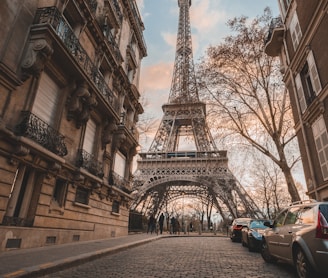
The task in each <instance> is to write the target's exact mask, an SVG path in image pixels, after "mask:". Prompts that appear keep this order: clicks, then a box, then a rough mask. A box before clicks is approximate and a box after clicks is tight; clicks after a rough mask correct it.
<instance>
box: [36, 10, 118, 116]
mask: <svg viewBox="0 0 328 278" xmlns="http://www.w3.org/2000/svg"><path fill="white" fill-rule="evenodd" d="M43 24H49V25H50V26H51V27H52V29H53V31H54V32H55V34H56V35H57V37H58V38H59V39H60V41H61V42H62V43H63V44H64V47H65V48H66V50H67V52H68V53H70V54H71V55H72V57H73V58H74V60H75V61H76V63H77V64H78V65H79V67H80V68H81V69H82V70H83V72H84V73H85V74H86V75H87V76H88V77H89V79H90V80H91V81H92V83H93V84H94V86H95V87H96V88H97V89H98V91H99V92H100V94H101V95H102V96H103V97H104V99H105V101H106V102H107V103H108V104H109V105H110V106H111V108H112V109H113V110H114V111H115V110H116V106H115V95H114V93H113V92H112V90H111V89H110V88H109V87H108V85H107V83H106V82H105V80H104V78H103V76H102V74H101V73H100V72H99V70H98V68H97V67H96V66H95V65H94V64H93V62H92V60H91V58H90V57H89V56H88V54H87V52H86V51H85V49H84V48H83V47H82V45H81V44H80V42H79V40H78V38H77V37H76V36H75V34H74V31H73V30H72V28H71V27H70V25H69V24H68V23H67V22H66V20H65V18H64V17H62V15H61V14H60V12H59V11H58V9H57V8H56V7H48V8H42V9H39V10H38V11H37V13H36V17H35V20H34V26H33V27H32V28H38V27H40V25H43ZM109 45H111V47H112V48H113V52H114V53H115V57H116V58H118V59H119V58H120V57H121V54H120V51H119V48H118V46H117V45H116V43H114V42H113V41H111V42H110V44H109Z"/></svg>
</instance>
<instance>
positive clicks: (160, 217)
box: [158, 212, 165, 234]
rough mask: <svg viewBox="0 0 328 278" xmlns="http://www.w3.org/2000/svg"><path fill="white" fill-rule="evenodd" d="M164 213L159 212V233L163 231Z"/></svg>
mask: <svg viewBox="0 0 328 278" xmlns="http://www.w3.org/2000/svg"><path fill="white" fill-rule="evenodd" d="M164 218H165V217H164V214H163V212H162V213H161V215H160V216H159V219H158V224H159V232H160V234H162V233H163V226H164Z"/></svg>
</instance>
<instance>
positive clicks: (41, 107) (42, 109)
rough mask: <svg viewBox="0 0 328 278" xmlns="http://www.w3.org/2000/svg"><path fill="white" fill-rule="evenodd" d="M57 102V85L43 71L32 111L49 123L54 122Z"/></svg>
mask: <svg viewBox="0 0 328 278" xmlns="http://www.w3.org/2000/svg"><path fill="white" fill-rule="evenodd" d="M58 102H59V86H58V85H57V84H56V83H55V82H54V80H53V79H51V77H50V76H49V75H48V74H46V73H45V72H43V74H42V75H41V78H40V84H39V88H38V91H37V94H36V96H35V101H34V105H33V108H32V113H33V114H35V115H36V116H38V117H39V118H40V119H41V120H43V121H45V122H46V123H47V124H49V125H53V124H54V123H55V116H56V115H57V114H58V113H57V111H56V110H57V108H58Z"/></svg>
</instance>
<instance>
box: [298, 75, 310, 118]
mask: <svg viewBox="0 0 328 278" xmlns="http://www.w3.org/2000/svg"><path fill="white" fill-rule="evenodd" d="M295 84H296V90H297V96H298V102H299V104H300V109H301V112H302V113H304V111H305V109H306V107H307V105H306V101H305V96H304V90H303V86H302V80H301V76H300V74H297V75H296V77H295Z"/></svg>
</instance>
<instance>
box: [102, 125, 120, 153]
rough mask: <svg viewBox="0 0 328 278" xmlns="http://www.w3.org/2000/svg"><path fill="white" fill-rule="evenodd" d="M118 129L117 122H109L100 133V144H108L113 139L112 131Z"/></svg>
mask: <svg viewBox="0 0 328 278" xmlns="http://www.w3.org/2000/svg"><path fill="white" fill-rule="evenodd" d="M117 129H118V127H117V124H116V123H114V122H109V123H108V124H107V125H106V126H105V127H104V131H103V135H102V145H103V147H105V146H106V145H107V144H110V143H111V142H112V139H113V133H114V132H115V131H116V130H117Z"/></svg>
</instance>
